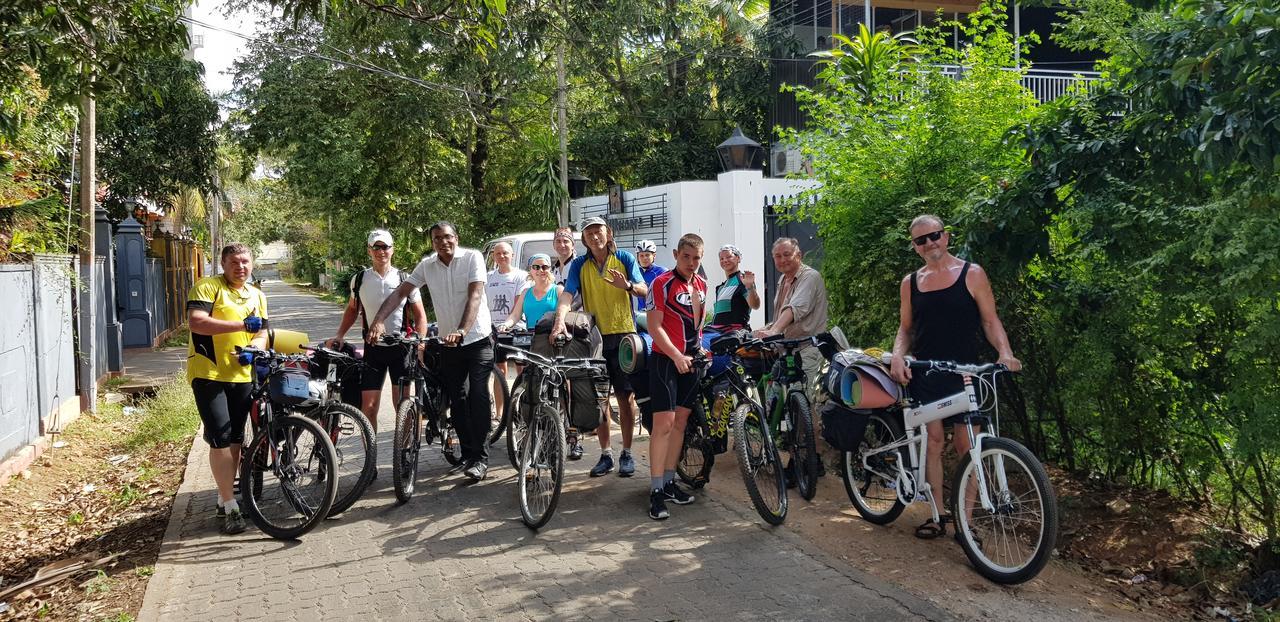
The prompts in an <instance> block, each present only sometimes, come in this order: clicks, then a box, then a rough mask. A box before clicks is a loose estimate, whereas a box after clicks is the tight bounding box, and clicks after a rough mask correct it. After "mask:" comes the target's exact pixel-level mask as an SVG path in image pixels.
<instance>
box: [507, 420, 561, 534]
mask: <svg viewBox="0 0 1280 622" xmlns="http://www.w3.org/2000/svg"><path fill="white" fill-rule="evenodd" d="M563 421H564V415H563V414H562V413H560V412H557V411H556V409H555V408H553V407H551V406H546V405H544V406H542V407H540V408H539V409H538V411H537V413H536V414H535V415H534V416H533V420H532V421H531V422H530V424H529V428H528V431H527V433H526V434H525V435H524V439H523V443H522V445H521V450H520V456H519V460H520V466H519V474H518V475H517V477H516V481H517V482H519V484H520V519H521V520H523V521H524V524H525V525H526V526H527V527H529V528H530V529H538V528H540V527H542V526H543V525H545V524H547V521H549V520H551V516H552V515H554V514H555V511H556V505H557V504H558V503H559V502H560V487H561V485H562V484H563V483H564V453H565V449H564V424H563Z"/></svg>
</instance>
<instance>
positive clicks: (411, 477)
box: [382, 335, 462, 503]
mask: <svg viewBox="0 0 1280 622" xmlns="http://www.w3.org/2000/svg"><path fill="white" fill-rule="evenodd" d="M382 342H383V343H385V344H388V345H403V346H405V347H406V348H407V353H406V358H407V363H408V364H407V365H406V369H405V375H404V377H403V378H401V379H400V380H399V387H400V403H399V404H397V405H396V427H395V431H394V432H393V433H392V437H391V483H392V485H393V487H394V488H395V493H396V501H397V502H398V503H407V502H408V501H409V499H410V498H412V497H413V491H414V487H415V485H416V482H417V479H418V454H419V453H420V452H421V450H422V442H423V440H425V441H426V443H427V444H428V445H432V444H434V443H435V442H436V441H437V440H438V441H440V453H441V454H442V455H444V459H445V461H446V462H448V463H449V464H450V465H451V466H457V465H459V464H461V462H462V457H461V456H459V455H458V452H459V443H458V435H457V433H456V432H455V431H454V429H453V426H452V425H451V424H450V422H449V417H448V415H447V410H448V404H447V402H446V399H447V398H446V393H445V390H444V380H443V379H441V378H440V376H439V374H437V373H436V372H435V370H434V369H432V367H436V366H437V365H431V366H429V365H427V364H426V363H425V362H424V361H423V360H422V358H423V357H427V356H436V352H435V350H436V349H437V348H439V347H442V346H443V344H444V341H443V340H441V339H440V338H439V337H422V336H420V335H413V336H405V335H383V336H382ZM419 344H423V345H425V346H427V347H426V349H425V350H424V352H423V353H422V357H420V356H419V355H418V345H419ZM410 385H412V386H413V392H412V394H410V392H409V387H410ZM424 419H425V422H426V423H425V426H424V424H423V421H424Z"/></svg>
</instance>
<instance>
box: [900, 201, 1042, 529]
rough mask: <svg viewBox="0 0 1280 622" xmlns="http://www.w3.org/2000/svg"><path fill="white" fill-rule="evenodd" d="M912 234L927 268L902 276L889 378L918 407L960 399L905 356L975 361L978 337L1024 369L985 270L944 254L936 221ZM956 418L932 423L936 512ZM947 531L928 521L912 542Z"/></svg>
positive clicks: (948, 378) (949, 379) (961, 446)
mask: <svg viewBox="0 0 1280 622" xmlns="http://www.w3.org/2000/svg"><path fill="white" fill-rule="evenodd" d="M910 232H911V243H912V245H913V246H914V247H915V249H916V254H917V255H920V258H921V259H924V267H922V268H920V269H919V270H916V271H915V272H912V273H911V274H908V275H906V276H905V277H903V278H902V285H901V287H900V288H899V294H900V299H901V303H900V305H899V316H898V317H899V320H898V336H897V338H896V339H894V342H893V362H892V363H891V365H890V370H889V374H890V375H891V376H893V379H894V380H896V381H898V382H899V383H902V384H907V385H908V388H909V389H910V391H911V396H912V397H913V398H914V399H915V400H916V401H918V402H919V403H921V404H927V403H929V402H933V401H936V400H939V399H942V398H944V397H946V396H948V395H953V394H955V393H958V392H960V391H962V390H963V389H964V384H963V382H962V381H961V379H960V377H959V376H957V375H955V374H929V375H925V374H917V375H915V377H913V376H912V373H911V369H910V368H909V367H907V366H906V363H905V361H904V359H903V357H904V356H906V355H907V354H910V355H912V356H914V357H915V358H917V359H921V360H935V361H936V360H943V361H955V362H958V363H978V362H979V361H978V349H979V347H980V346H981V342H980V341H979V338H980V337H981V336H985V337H986V339H987V343H990V344H991V347H993V348H995V350H996V352H997V353H998V355H999V357H1000V362H1001V363H1003V364H1004V365H1006V366H1007V367H1008V368H1009V369H1011V370H1013V371H1018V370H1020V369H1022V363H1021V362H1019V361H1018V359H1017V358H1014V356H1013V350H1012V349H1010V348H1009V337H1008V336H1007V335H1005V332H1004V324H1002V323H1001V322H1000V316H999V315H997V314H996V300H995V295H994V294H992V293H991V281H990V280H988V279H987V273H986V272H984V271H983V270H982V266H979V265H978V264H975V263H970V262H968V261H965V260H963V259H960V258H959V257H956V256H955V255H952V254H951V252H950V251H949V250H948V249H947V244H948V243H950V242H951V234H949V233H948V232H947V231H946V227H944V226H943V224H942V219H941V218H938V217H937V216H933V215H931V214H925V215H921V216H917V217H916V218H915V220H912V221H911V228H910ZM956 419H958V418H955V417H953V418H949V419H945V420H942V421H934V422H932V423H930V424H929V449H928V454H927V458H926V459H927V461H928V462H927V464H926V471H927V472H928V479H929V487H930V489H932V490H933V491H935V493H936V494H935V496H934V504H935V506H936V505H938V504H940V503H941V496H942V449H943V445H944V443H945V437H944V434H943V432H944V431H943V425H944V424H948V423H950V424H955V423H957V421H956ZM953 437H954V438H953V441H954V444H955V448H956V453H957V454H958V455H963V454H964V453H965V452H967V451H969V436H968V435H967V434H955V435H953ZM937 509H938V515H939V516H944V515H943V509H942V508H941V507H938V508H937ZM946 532H947V528H946V517H945V516H944V518H943V524H941V525H938V524H935V523H934V522H933V519H932V518H930V519H929V520H927V521H925V523H924V524H923V525H920V527H919V528H917V529H916V536H917V537H920V538H936V537H938V536H941V535H945V534H946Z"/></svg>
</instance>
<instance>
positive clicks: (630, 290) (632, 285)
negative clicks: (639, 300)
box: [627, 281, 636, 294]
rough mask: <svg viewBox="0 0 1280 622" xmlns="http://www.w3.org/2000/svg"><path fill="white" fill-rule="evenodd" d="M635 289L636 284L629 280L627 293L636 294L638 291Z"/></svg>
mask: <svg viewBox="0 0 1280 622" xmlns="http://www.w3.org/2000/svg"><path fill="white" fill-rule="evenodd" d="M635 289H636V284H635V283H632V282H631V281H627V293H628V294H634V293H636V292H635Z"/></svg>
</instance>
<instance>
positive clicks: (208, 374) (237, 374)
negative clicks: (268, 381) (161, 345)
mask: <svg viewBox="0 0 1280 622" xmlns="http://www.w3.org/2000/svg"><path fill="white" fill-rule="evenodd" d="M191 309H204V310H205V311H207V312H208V313H209V317H212V318H213V319H215V320H231V321H234V322H243V321H244V320H245V318H247V317H249V316H252V315H257V316H258V317H261V318H262V319H263V320H265V319H267V297H266V296H265V295H264V294H263V293H262V292H261V291H260V290H258V288H256V287H254V286H252V285H249V284H247V283H246V284H245V286H244V287H243V288H242V289H240V290H239V291H237V290H234V289H231V288H230V287H228V286H227V280H226V279H225V278H223V277H222V275H218V276H211V277H206V278H203V279H200V280H199V281H196V284H195V285H193V286H191V292H190V294H188V295H187V310H188V311H190V310H191ZM253 337H254V335H253V333H249V332H245V331H242V330H240V331H236V332H234V333H223V334H221V335H197V334H195V333H192V334H191V339H190V344H189V345H188V346H187V379H188V380H191V379H195V378H204V379H206V380H217V381H219V382H252V381H253V366H252V365H241V364H240V361H238V360H236V346H247V345H249V342H250V341H251V340H252V339H253Z"/></svg>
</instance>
